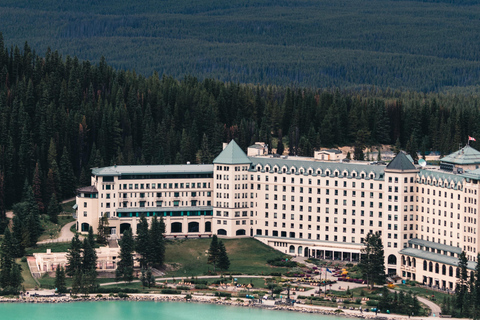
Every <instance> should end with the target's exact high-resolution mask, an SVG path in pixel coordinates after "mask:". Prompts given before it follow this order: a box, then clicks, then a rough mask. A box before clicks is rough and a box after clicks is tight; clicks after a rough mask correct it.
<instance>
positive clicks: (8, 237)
mask: <svg viewBox="0 0 480 320" xmlns="http://www.w3.org/2000/svg"><path fill="white" fill-rule="evenodd" d="M0 254H1V256H0V286H1V287H2V288H6V287H8V286H9V285H10V273H11V271H12V267H13V264H14V263H15V262H14V255H13V252H12V234H11V233H10V230H9V229H8V227H7V228H6V229H5V232H4V237H3V241H2V245H1V247H0Z"/></svg>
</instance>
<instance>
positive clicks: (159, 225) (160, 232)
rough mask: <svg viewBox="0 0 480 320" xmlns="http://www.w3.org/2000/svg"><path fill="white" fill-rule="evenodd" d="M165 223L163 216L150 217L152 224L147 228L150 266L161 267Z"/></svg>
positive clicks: (163, 257) (163, 256) (163, 253)
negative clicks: (158, 217)
mask: <svg viewBox="0 0 480 320" xmlns="http://www.w3.org/2000/svg"><path fill="white" fill-rule="evenodd" d="M164 233H165V223H164V222H163V217H160V220H158V219H157V217H156V216H154V217H153V218H152V225H151V226H150V230H149V242H150V243H149V248H150V253H149V254H148V255H149V259H148V261H147V262H148V263H149V264H150V265H152V266H158V267H161V266H162V265H163V263H164V261H165V239H164Z"/></svg>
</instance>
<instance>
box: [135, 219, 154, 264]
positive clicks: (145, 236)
mask: <svg viewBox="0 0 480 320" xmlns="http://www.w3.org/2000/svg"><path fill="white" fill-rule="evenodd" d="M135 251H136V252H137V254H138V255H140V258H139V262H140V268H141V269H147V265H148V261H150V260H151V259H150V255H149V253H150V252H151V248H150V236H149V232H148V221H147V218H145V215H144V214H143V213H142V215H141V216H140V221H139V223H138V224H137V237H136V239H135Z"/></svg>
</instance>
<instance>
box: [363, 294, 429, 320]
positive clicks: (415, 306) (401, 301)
mask: <svg viewBox="0 0 480 320" xmlns="http://www.w3.org/2000/svg"><path fill="white" fill-rule="evenodd" d="M370 301H374V300H370ZM370 301H368V302H370ZM369 305H370V304H369ZM372 306H377V304H372ZM378 308H379V309H380V310H382V311H386V310H389V311H390V312H391V313H398V314H408V315H414V316H418V315H419V314H420V311H421V308H420V303H419V302H418V299H417V297H416V296H415V295H413V294H412V293H404V292H403V291H400V292H397V291H395V292H394V293H391V292H390V291H389V290H388V289H387V288H385V287H383V288H382V296H381V297H380V300H379V301H378Z"/></svg>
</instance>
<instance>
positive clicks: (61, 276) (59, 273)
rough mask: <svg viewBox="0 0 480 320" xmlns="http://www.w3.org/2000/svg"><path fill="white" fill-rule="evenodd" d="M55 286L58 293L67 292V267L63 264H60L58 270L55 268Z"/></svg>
mask: <svg viewBox="0 0 480 320" xmlns="http://www.w3.org/2000/svg"><path fill="white" fill-rule="evenodd" d="M55 288H56V290H57V293H66V292H67V285H66V281H65V269H64V268H63V267H62V266H58V267H57V270H55Z"/></svg>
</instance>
